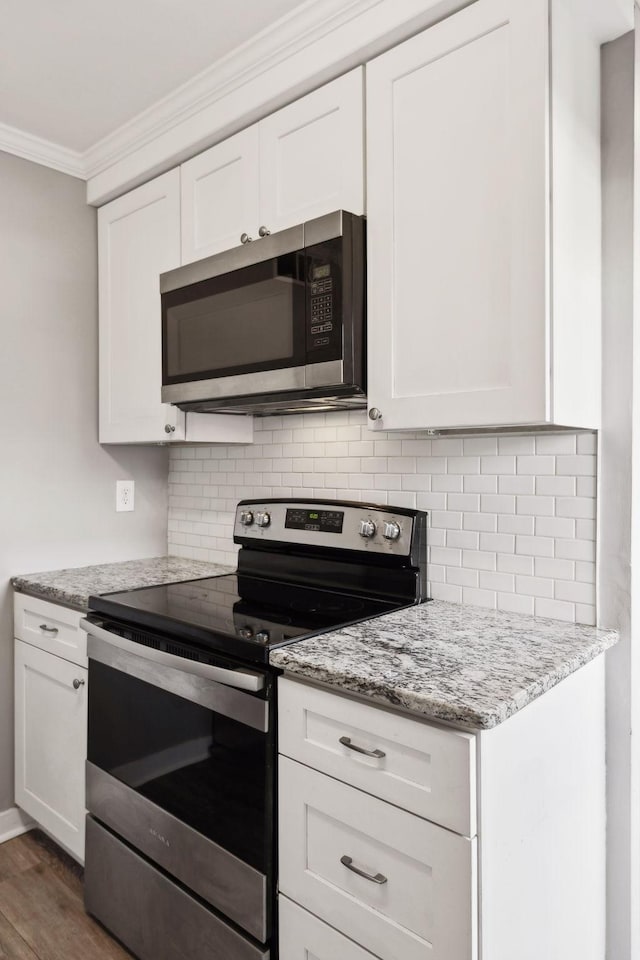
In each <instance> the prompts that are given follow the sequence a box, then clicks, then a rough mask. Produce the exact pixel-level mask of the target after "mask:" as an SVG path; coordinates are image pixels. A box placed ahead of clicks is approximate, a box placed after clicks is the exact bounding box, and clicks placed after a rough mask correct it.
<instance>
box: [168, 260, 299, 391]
mask: <svg viewBox="0 0 640 960" xmlns="http://www.w3.org/2000/svg"><path fill="white" fill-rule="evenodd" d="M305 311H306V297H305V262H304V254H303V253H290V254H285V255H283V256H279V257H275V258H274V259H271V260H265V261H263V262H261V263H256V264H252V265H251V266H248V267H243V268H241V269H239V270H234V271H232V272H231V273H225V274H222V275H220V276H218V277H213V278H211V279H208V280H203V281H201V282H200V283H195V284H192V285H190V286H187V287H182V288H180V289H177V290H172V291H170V292H169V293H165V294H163V296H162V324H163V338H162V340H163V358H162V363H163V378H162V380H163V383H164V384H171V383H183V382H186V381H191V380H209V379H213V378H216V377H227V376H234V375H237V374H245V373H259V372H261V371H264V370H273V369H280V368H284V367H297V366H304V363H305V353H306V337H305Z"/></svg>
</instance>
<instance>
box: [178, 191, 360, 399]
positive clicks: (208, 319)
mask: <svg viewBox="0 0 640 960" xmlns="http://www.w3.org/2000/svg"><path fill="white" fill-rule="evenodd" d="M160 291H161V298H162V343H163V373H162V399H163V401H164V402H165V403H174V404H177V405H178V406H180V407H181V408H182V409H184V410H194V411H200V412H207V411H210V412H213V411H216V412H226V413H255V414H258V415H261V414H262V415H268V414H272V413H293V412H296V411H299V410H321V409H325V410H328V409H350V408H360V407H364V406H366V395H365V394H366V379H365V369H366V363H365V349H364V313H365V303H364V301H365V234H364V220H363V218H362V217H356V216H354V215H353V214H350V213H347V212H346V211H343V210H338V211H336V212H335V213H332V214H328V215H327V216H324V217H319V218H318V219H316V220H311V221H308V222H307V223H304V224H300V225H299V226H297V227H292V228H290V229H288V230H283V231H281V232H279V233H275V234H269V233H264V234H263V235H262V239H260V240H258V241H255V242H253V243H249V242H247V243H244V244H241V245H240V246H239V247H236V248H234V249H233V250H229V251H225V252H223V253H220V254H217V255H215V256H213V257H208V258H206V259H204V260H200V261H198V262H196V263H191V264H187V265H186V266H184V267H179V268H178V269H176V270H171V271H169V272H168V273H165V274H162V276H161V278H160Z"/></svg>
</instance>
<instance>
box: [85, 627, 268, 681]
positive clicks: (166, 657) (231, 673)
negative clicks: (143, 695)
mask: <svg viewBox="0 0 640 960" xmlns="http://www.w3.org/2000/svg"><path fill="white" fill-rule="evenodd" d="M80 626H81V627H82V629H83V630H84V631H86V633H89V634H93V636H94V637H98V639H100V640H104V642H105V643H110V644H111V645H112V646H114V647H118V649H119V650H127V651H128V652H129V653H133V654H135V656H136V657H144V659H145V660H153V662H154V663H161V664H164V665H165V666H167V667H173V668H174V669H175V670H182V671H183V672H184V673H193V674H195V676H197V677H204V678H205V680H215V681H216V683H224V684H226V686H228V687H235V688H236V689H237V690H250V691H252V692H253V693H256V692H257V691H258V690H262V689H263V687H264V676H263V675H262V674H260V673H254V672H253V671H252V670H245V668H244V667H238V669H237V670H227V669H225V668H224V667H216V666H214V665H213V664H212V663H200V661H198V660H187V659H186V658H185V657H178V656H176V655H175V654H173V653H165V651H164V650H156V649H155V648H154V647H146V646H145V645H144V644H143V643H136V641H135V640H127V639H126V638H125V637H120V636H118V634H117V633H111V632H110V631H109V630H105V628H104V627H99V626H98V625H97V624H96V623H91V621H90V620H81V621H80Z"/></svg>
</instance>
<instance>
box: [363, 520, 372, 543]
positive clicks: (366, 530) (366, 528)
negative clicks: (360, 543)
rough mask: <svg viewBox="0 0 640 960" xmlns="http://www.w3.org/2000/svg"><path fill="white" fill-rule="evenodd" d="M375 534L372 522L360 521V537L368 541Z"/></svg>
mask: <svg viewBox="0 0 640 960" xmlns="http://www.w3.org/2000/svg"><path fill="white" fill-rule="evenodd" d="M375 532H376V525H375V523H374V522H373V520H361V521H360V536H361V537H364V538H365V540H368V539H369V538H370V537H373V536H374V534H375Z"/></svg>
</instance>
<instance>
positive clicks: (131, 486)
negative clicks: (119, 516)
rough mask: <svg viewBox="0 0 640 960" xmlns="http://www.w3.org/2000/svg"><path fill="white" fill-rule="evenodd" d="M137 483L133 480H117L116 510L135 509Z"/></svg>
mask: <svg viewBox="0 0 640 960" xmlns="http://www.w3.org/2000/svg"><path fill="white" fill-rule="evenodd" d="M134 495H135V483H134V481H133V480H116V510H117V511H118V512H120V511H122V510H133V498H134Z"/></svg>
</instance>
